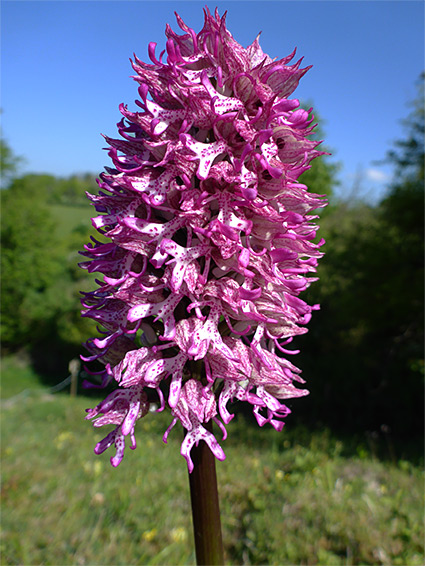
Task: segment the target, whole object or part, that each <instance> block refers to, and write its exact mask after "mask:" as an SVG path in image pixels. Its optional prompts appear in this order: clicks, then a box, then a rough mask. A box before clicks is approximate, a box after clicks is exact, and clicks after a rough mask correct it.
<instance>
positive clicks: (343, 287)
mask: <svg viewBox="0 0 425 566" xmlns="http://www.w3.org/2000/svg"><path fill="white" fill-rule="evenodd" d="M418 84H419V91H418V97H417V99H416V100H415V101H413V103H412V108H411V112H410V114H409V116H408V118H407V119H406V123H405V138H404V139H402V140H399V141H397V142H396V143H395V144H394V147H393V148H392V149H390V150H389V152H388V155H387V160H389V161H390V162H391V163H392V164H393V165H394V168H395V177H394V179H395V181H394V182H393V184H392V185H391V186H389V187H388V192H387V195H386V196H385V198H384V199H383V200H382V201H381V202H380V203H379V204H377V205H375V206H372V205H368V204H366V203H365V202H362V201H356V200H349V201H347V200H346V201H338V200H337V199H335V198H334V197H333V196H332V193H333V189H334V187H335V186H336V183H337V173H338V166H337V164H335V163H334V162H333V161H332V159H330V158H328V157H324V158H320V159H317V160H315V162H313V167H312V168H311V169H310V170H309V171H307V172H306V173H305V174H304V176H303V177H302V178H301V181H303V182H305V183H306V184H307V185H308V186H309V188H310V189H311V190H312V191H313V192H318V193H320V194H322V193H326V194H327V195H329V196H330V205H329V206H328V207H327V208H326V209H325V210H324V211H322V212H321V213H320V214H321V218H320V222H319V223H320V225H321V230H320V231H319V237H324V238H325V239H326V240H327V242H328V243H327V245H326V246H325V248H324V249H325V252H326V255H325V257H324V258H323V259H322V261H321V262H320V266H319V277H320V281H319V282H318V283H316V284H314V285H312V287H311V288H310V289H309V290H308V292H307V294H306V299H307V300H308V301H309V302H313V303H316V302H317V303H320V304H321V311H320V312H319V313H316V315H315V316H314V317H313V319H312V321H311V323H310V325H309V328H310V331H309V333H308V334H307V335H306V336H303V337H300V338H298V339H296V340H295V342H296V346H298V347H299V348H300V349H301V354H300V355H299V356H298V357H297V358H298V359H297V362H298V364H299V365H300V367H302V368H303V371H304V375H305V376H306V378H307V380H308V387H309V388H310V390H311V395H310V397H309V398H307V399H302V400H301V401H298V400H296V401H294V402H293V405H294V406H295V405H296V408H295V411H294V413H295V417H292V418H296V419H297V422H304V423H306V424H309V425H310V426H315V427H320V426H322V425H325V426H330V427H333V428H334V429H338V430H340V429H344V430H346V431H351V432H357V433H364V432H365V431H369V433H371V432H374V433H376V432H379V434H382V432H383V431H387V432H388V431H390V432H391V434H393V435H395V436H396V437H400V438H409V439H411V438H412V437H418V436H420V435H421V432H422V414H423V406H422V392H423V312H424V309H423V293H422V290H423V225H424V223H423V196H424V194H423V193H424V144H423V136H424V105H423V82H422V81H419V83H418ZM317 137H319V138H321V137H325V136H322V133H321V132H320V131H319V132H318V133H317ZM1 158H2V161H3V163H2V170H3V171H5V172H6V181H7V186H6V188H5V189H3V190H2V191H1V206H2V225H1V239H2V242H1V243H2V258H1V269H2V312H3V314H2V322H1V328H2V348H3V353H13V352H17V351H22V349H24V350H25V351H27V352H29V354H30V356H31V358H32V361H33V363H34V364H35V365H36V367H37V369H39V371H40V372H41V374H43V375H45V376H46V375H49V374H51V375H52V376H54V379H56V380H58V376H64V375H66V372H67V369H66V368H67V364H68V362H69V360H70V358H71V357H75V356H77V355H78V354H79V353H81V351H82V348H81V342H83V341H84V340H86V339H87V338H88V337H90V336H91V335H93V334H94V333H96V330H95V329H94V327H93V326H91V325H93V323H92V321H90V320H89V319H81V318H80V316H79V308H80V306H79V290H82V289H90V288H92V286H93V279H94V276H90V275H88V274H87V272H86V271H83V270H81V269H79V268H78V267H77V262H78V258H79V256H78V253H77V250H79V249H81V248H82V245H83V244H84V243H86V242H87V241H88V239H89V236H90V234H94V233H95V232H94V230H93V229H92V228H91V226H90V222H89V218H90V216H91V215H92V209H91V207H90V206H89V204H88V202H87V199H86V198H85V191H86V190H88V191H89V192H90V191H91V192H95V191H96V190H97V186H96V183H95V179H94V177H93V176H91V175H90V174H86V175H74V176H72V177H69V178H56V177H54V176H52V175H47V174H46V175H40V174H27V175H24V176H20V177H17V176H16V168H17V166H18V163H19V160H17V158H16V157H15V156H14V155H13V152H12V151H11V150H10V148H9V147H8V146H7V144H6V143H5V142H4V141H3V142H2V151H1ZM12 173H15V175H14V176H13V174H12ZM52 379H53V377H52Z"/></svg>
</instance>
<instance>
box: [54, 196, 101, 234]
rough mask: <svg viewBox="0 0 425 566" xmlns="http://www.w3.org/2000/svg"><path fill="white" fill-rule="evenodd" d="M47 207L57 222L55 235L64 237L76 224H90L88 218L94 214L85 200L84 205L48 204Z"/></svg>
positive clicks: (87, 225)
mask: <svg viewBox="0 0 425 566" xmlns="http://www.w3.org/2000/svg"><path fill="white" fill-rule="evenodd" d="M49 209H50V210H51V212H52V213H53V215H54V216H55V219H56V221H57V223H58V226H57V236H58V237H60V238H66V237H67V236H69V234H70V233H71V232H72V230H73V229H74V228H76V227H77V226H80V225H82V226H86V227H87V228H89V227H90V226H91V222H90V218H91V217H92V216H96V211H95V210H94V208H93V207H92V206H91V205H90V204H89V201H87V205H86V206H83V205H81V206H68V205H63V204H52V205H49Z"/></svg>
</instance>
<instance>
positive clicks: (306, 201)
mask: <svg viewBox="0 0 425 566" xmlns="http://www.w3.org/2000/svg"><path fill="white" fill-rule="evenodd" d="M176 17H177V24H178V26H179V27H180V28H181V31H182V32H183V33H182V34H180V35H179V34H177V33H175V32H174V31H173V30H172V29H171V28H170V27H169V26H168V25H167V27H166V32H165V33H166V36H167V41H166V49H165V51H164V52H162V53H161V54H160V55H158V54H157V53H156V52H155V44H154V43H151V44H150V45H149V49H148V52H149V57H150V59H151V62H150V63H144V62H142V61H141V60H139V59H138V58H137V57H134V60H133V61H132V66H133V69H134V72H135V75H134V77H133V78H134V79H135V81H136V82H137V83H138V85H139V87H138V93H139V97H140V98H139V99H138V100H136V105H137V107H138V109H137V111H134V112H133V111H131V110H129V109H128V107H127V106H126V105H121V106H120V111H121V113H122V115H123V119H122V120H121V121H120V122H119V123H118V132H119V135H120V138H119V139H110V138H108V137H106V138H105V139H106V141H107V143H108V145H109V156H110V158H111V159H112V162H113V167H112V168H106V169H105V172H104V173H102V174H101V175H100V179H99V181H98V183H99V187H100V191H99V193H98V194H96V195H91V194H89V195H88V198H89V199H90V201H91V203H92V204H93V206H94V208H95V210H96V211H97V215H96V216H95V217H94V218H93V220H92V222H93V225H94V226H95V228H96V229H97V230H98V232H99V233H100V234H101V236H102V242H100V241H97V240H93V241H92V242H91V243H90V244H88V245H87V246H85V249H84V251H82V252H81V253H82V255H84V256H86V258H88V259H87V260H86V261H84V262H83V263H82V264H80V265H81V267H82V268H85V269H87V270H88V271H89V272H98V273H100V274H101V275H100V277H101V279H98V281H97V284H98V287H97V288H96V290H94V291H92V292H89V293H84V298H83V300H82V304H83V310H82V316H84V317H89V318H92V319H94V320H95V321H96V322H97V323H98V324H99V327H100V336H99V337H97V338H93V339H90V340H88V341H87V343H86V347H87V350H88V351H89V355H88V356H86V357H85V358H83V359H84V360H86V361H87V362H92V361H94V360H98V361H100V362H101V363H102V364H103V365H104V370H103V371H102V372H101V379H102V385H106V384H108V383H110V382H112V381H113V382H115V383H116V384H117V386H118V387H117V389H116V390H114V391H113V392H112V393H111V394H110V395H109V396H107V398H106V399H105V400H104V401H102V402H101V403H100V404H99V405H97V407H95V408H94V409H90V410H88V414H87V418H88V419H95V420H94V421H93V422H94V426H103V425H106V424H113V425H115V429H113V430H112V432H110V433H109V434H108V435H107V436H106V438H104V439H103V440H102V441H101V442H100V443H99V444H98V445H97V446H96V449H95V452H96V453H101V452H103V451H104V450H106V449H107V448H108V447H110V446H111V445H114V446H115V450H116V453H115V455H114V456H113V457H112V458H111V462H112V465H113V466H117V465H119V464H120V462H121V461H122V458H123V455H124V449H125V442H126V438H128V437H130V448H133V449H134V448H135V447H136V440H135V434H134V428H135V425H136V423H137V421H138V420H139V419H141V418H144V417H146V416H147V415H149V414H152V407H153V406H156V407H157V410H164V409H168V410H170V412H171V418H172V421H171V424H170V427H169V428H168V429H167V431H166V432H165V434H164V441H166V440H167V437H168V434H169V432H170V430H171V428H172V427H173V426H174V425H175V424H176V423H177V422H180V423H181V425H182V426H183V427H184V429H185V431H186V436H185V438H184V440H183V443H182V448H181V454H182V455H183V456H184V458H186V460H187V464H188V467H189V471H191V469H192V466H193V464H192V460H191V458H190V450H191V447H192V446H193V445H197V444H198V443H199V442H200V440H204V441H205V442H207V444H208V445H209V447H210V448H211V450H212V452H213V453H214V455H215V456H216V457H217V458H218V459H219V460H222V459H224V458H225V455H224V452H223V450H222V448H221V446H220V445H219V443H218V441H217V439H216V438H215V436H214V435H213V434H211V432H209V431H207V430H206V428H205V427H204V425H205V423H207V422H208V421H210V420H211V419H212V420H213V421H214V422H216V423H217V424H218V426H219V427H220V429H221V431H222V433H223V438H225V437H226V429H225V425H227V424H228V423H229V422H230V420H231V419H232V417H233V415H232V414H231V413H230V412H229V409H228V403H229V402H231V401H232V400H239V401H242V402H245V403H249V404H250V405H251V406H252V410H253V413H254V416H255V418H256V420H257V422H258V424H259V425H260V426H263V425H265V424H266V423H270V424H271V425H272V426H273V427H274V428H275V429H276V430H281V429H282V427H283V424H284V422H283V419H284V418H285V417H286V416H287V415H288V414H289V413H290V410H289V409H288V407H287V406H286V405H285V404H284V403H283V401H284V400H285V399H288V398H294V397H300V396H303V395H306V394H307V393H308V391H307V390H306V389H302V388H299V387H297V384H303V383H304V380H303V379H302V378H301V377H300V370H299V369H298V368H297V367H296V366H295V365H294V364H293V363H292V362H291V361H289V359H288V358H289V357H290V355H292V354H295V353H296V351H291V350H288V349H287V348H286V346H287V344H288V343H289V342H291V340H292V338H293V337H294V336H297V335H300V334H303V333H305V332H307V329H306V324H307V323H308V321H309V320H310V317H311V314H312V312H313V311H314V310H316V309H318V305H313V306H309V305H308V304H306V302H304V301H303V300H302V299H300V298H299V294H300V293H301V292H302V291H304V290H305V289H306V288H307V287H308V286H309V285H310V284H311V283H312V282H313V281H315V280H316V279H317V278H316V277H314V276H312V274H314V272H315V271H316V265H317V260H318V259H319V258H320V257H321V256H322V255H323V253H322V252H321V251H320V247H321V246H322V244H323V240H320V241H318V242H317V241H316V238H315V237H316V231H317V229H318V226H317V225H316V224H315V220H316V219H317V218H318V217H317V215H315V211H316V210H317V209H319V208H321V207H323V206H325V205H326V200H325V198H324V196H323V195H315V194H312V193H310V192H308V189H307V187H306V186H305V185H303V184H301V183H299V182H297V179H298V177H299V176H300V175H301V174H302V173H303V172H304V171H306V170H307V169H309V167H310V163H311V161H312V160H313V159H314V158H316V157H317V156H319V155H322V154H323V153H324V152H323V151H320V150H319V149H317V147H318V145H319V143H320V142H317V141H313V140H311V139H309V137H310V136H311V134H312V133H313V130H314V126H313V125H312V120H313V117H312V115H311V112H307V111H305V110H303V109H301V108H300V104H299V101H298V100H296V99H293V98H290V96H291V95H292V93H293V91H294V90H295V88H296V87H297V85H298V82H299V80H300V79H301V77H302V76H303V75H304V74H305V73H306V71H307V70H308V67H307V68H301V67H300V63H301V60H300V61H298V62H296V63H291V61H292V59H293V57H294V53H295V52H294V53H291V54H290V55H289V56H287V57H284V58H283V59H280V60H275V59H271V58H270V57H269V56H268V55H266V54H265V53H263V51H262V49H261V47H260V45H259V42H258V38H257V39H256V40H255V41H254V42H253V43H252V44H251V45H250V46H249V47H247V48H246V49H245V48H243V47H242V46H241V45H239V44H238V43H237V42H236V41H235V40H234V39H233V37H232V35H231V34H230V32H229V31H228V30H227V28H226V20H225V15H224V16H222V17H220V16H219V14H218V12H217V11H216V12H215V14H214V15H212V14H211V13H210V12H209V11H208V9H206V10H205V22H204V27H203V28H202V30H201V31H200V32H199V33H198V34H196V33H195V32H194V30H192V29H191V28H189V27H188V26H187V25H186V24H185V23H184V22H183V21H182V19H181V18H180V17H179V16H178V15H176ZM105 240H106V243H105ZM97 373H98V372H97ZM150 409H151V410H150Z"/></svg>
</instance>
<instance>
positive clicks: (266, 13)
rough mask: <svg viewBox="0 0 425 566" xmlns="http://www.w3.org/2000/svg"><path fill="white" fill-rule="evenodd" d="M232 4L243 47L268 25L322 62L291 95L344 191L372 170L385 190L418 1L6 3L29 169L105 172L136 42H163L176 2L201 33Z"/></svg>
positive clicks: (13, 102) (11, 81)
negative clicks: (315, 126) (309, 109)
mask: <svg viewBox="0 0 425 566" xmlns="http://www.w3.org/2000/svg"><path fill="white" fill-rule="evenodd" d="M205 5H208V6H209V8H210V9H211V10H213V9H214V8H215V6H217V7H218V9H219V12H220V14H222V13H223V12H224V11H225V10H227V12H228V16H227V25H228V28H229V30H230V31H231V33H232V35H233V36H234V37H235V39H236V40H237V41H238V42H239V43H241V44H242V45H243V46H244V47H246V46H247V45H249V44H250V43H251V42H252V41H253V40H254V39H255V37H256V36H257V34H258V32H260V31H261V32H262V34H261V38H260V43H261V46H262V48H263V51H265V52H266V53H268V54H269V55H270V56H271V57H277V58H281V57H283V56H285V55H287V54H289V53H290V52H291V51H292V50H293V48H294V47H297V56H298V57H302V56H303V57H304V61H303V63H305V65H313V68H312V69H311V70H310V71H309V72H308V73H307V74H306V75H305V76H304V77H303V79H302V80H301V83H300V86H299V87H298V89H297V90H296V91H295V93H294V94H293V95H292V97H296V98H299V99H301V100H308V101H311V102H312V104H313V106H314V108H316V109H317V111H318V112H319V114H320V116H321V118H322V119H323V124H322V127H323V130H324V133H325V141H326V144H327V145H328V146H329V147H330V148H331V149H332V151H333V157H332V159H333V160H335V161H339V162H341V164H342V169H341V172H340V179H341V181H342V188H341V191H343V192H344V194H345V195H347V194H349V193H350V191H351V190H352V188H353V186H354V185H355V183H356V179H359V178H361V184H360V191H361V192H362V193H363V196H366V197H370V198H377V197H378V196H380V195H382V194H383V191H384V189H385V186H386V185H387V179H388V177H389V176H390V175H391V167H390V166H382V165H376V163H375V161H376V160H379V159H382V158H383V157H384V156H385V153H386V151H387V150H388V149H389V148H390V147H391V144H392V142H393V141H394V140H396V139H398V138H400V137H402V136H403V129H402V126H401V124H400V121H401V120H402V119H403V118H404V117H406V115H407V114H408V112H409V107H408V102H409V101H410V100H412V99H413V98H414V97H415V94H416V89H415V82H416V80H417V78H418V77H419V74H420V73H421V71H422V70H423V69H424V3H423V2H422V1H421V0H418V1H408V0H402V1H378V2H373V1H329V2H325V1H319V0H316V1H302V0H299V1H267V0H262V1H261V2H258V1H228V2H214V3H210V2H204V1H197V0H193V1H185V2H181V1H176V2H168V1H161V0H156V1H141V0H139V1H137V0H134V1H113V0H110V1H95V0H93V1H77V0H74V1H66V0H64V1H59V0H57V1H35V2H34V1H21V0H3V1H2V3H1V27H2V29H1V36H2V40H1V53H2V55H1V57H2V61H1V63H2V91H1V95H2V96H1V102H0V106H1V108H2V110H3V113H2V131H3V135H4V137H5V139H6V140H7V141H8V143H9V144H10V146H11V147H12V149H13V151H14V152H15V153H16V154H18V155H22V156H23V157H25V159H26V163H25V166H24V168H23V171H24V172H26V171H28V172H29V171H31V172H48V173H53V174H55V175H60V176H62V175H69V174H72V173H78V172H86V171H90V172H93V173H99V172H100V171H102V170H103V167H104V166H105V165H110V162H109V158H108V156H107V154H106V152H105V151H104V150H102V148H103V147H104V146H105V144H104V141H103V138H102V137H101V136H100V133H104V134H107V135H109V136H112V137H115V133H116V123H117V122H118V121H119V120H120V114H119V111H118V105H119V103H121V102H124V103H127V104H128V105H129V107H130V108H131V109H134V99H135V98H136V97H137V84H136V83H135V82H134V81H133V80H132V79H131V78H130V75H131V74H132V69H131V66H130V62H129V58H130V57H132V54H133V52H134V53H136V54H137V56H138V57H139V58H141V59H143V60H145V61H147V60H148V56H147V46H148V44H149V42H150V41H155V42H157V43H158V47H159V48H161V47H162V46H164V43H165V42H164V37H165V36H164V29H165V24H166V23H167V22H168V23H170V24H171V25H172V27H173V29H175V30H176V31H179V28H178V27H177V25H176V23H175V17H174V11H177V12H178V13H179V14H180V15H181V16H182V17H183V19H184V20H185V21H186V23H187V24H188V25H190V26H191V27H193V28H194V29H195V31H196V32H198V31H200V29H201V28H202V25H203V7H204V6H205Z"/></svg>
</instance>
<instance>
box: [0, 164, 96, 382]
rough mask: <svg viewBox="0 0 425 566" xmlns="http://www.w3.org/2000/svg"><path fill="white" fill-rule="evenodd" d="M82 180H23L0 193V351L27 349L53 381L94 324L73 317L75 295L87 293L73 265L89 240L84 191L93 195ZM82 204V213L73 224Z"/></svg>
mask: <svg viewBox="0 0 425 566" xmlns="http://www.w3.org/2000/svg"><path fill="white" fill-rule="evenodd" d="M85 180H87V181H89V179H88V177H80V176H78V177H77V176H73V177H72V178H71V179H58V178H56V177H54V176H52V175H40V174H37V175H35V174H28V175H24V176H23V177H20V178H17V179H14V180H13V181H12V182H11V183H10V184H9V187H8V188H7V189H4V190H2V191H1V193H0V198H1V208H2V223H1V244H2V254H1V273H2V319H1V333H2V351H3V352H13V351H16V350H19V349H21V348H26V349H28V350H29V351H30V352H31V353H32V354H33V356H34V357H36V358H37V359H38V360H39V361H40V362H42V365H43V368H42V369H43V371H46V369H50V370H52V371H53V372H56V375H57V374H58V371H59V370H58V368H60V367H61V364H62V366H63V367H64V368H66V367H67V366H66V364H67V363H68V361H69V357H70V356H75V355H77V354H78V353H79V352H80V351H81V342H83V341H84V340H85V339H87V336H90V335H92V334H93V333H94V328H93V326H94V325H93V324H92V322H90V321H88V319H82V318H81V317H80V314H79V311H80V301H79V299H80V293H79V291H80V290H81V289H87V290H88V289H89V288H90V287H92V286H93V283H92V281H91V279H93V276H90V275H88V274H87V272H85V271H83V270H81V269H78V267H77V265H76V264H77V262H78V261H79V255H78V253H77V250H78V249H79V248H80V247H82V245H83V243H85V242H86V241H87V240H88V239H89V235H90V232H93V231H91V230H90V223H89V222H87V220H85V222H84V230H83V231H82V222H83V220H84V219H88V216H89V213H88V212H89V204H88V201H87V199H86V198H85V195H84V189H91V188H92V187H93V184H94V177H92V176H90V183H89V186H87V185H85ZM69 187H71V189H72V190H69ZM79 192H80V193H81V194H82V195H83V196H84V200H83V198H82V196H80V194H79ZM64 203H68V204H67V205H65V204H64ZM80 203H84V204H85V206H86V211H85V212H83V211H82V213H81V219H80V220H79V218H80V215H79V213H78V208H77V209H76V205H78V206H79V205H80ZM69 204H71V205H72V206H69ZM48 366H49V367H48ZM65 371H66V369H65Z"/></svg>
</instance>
